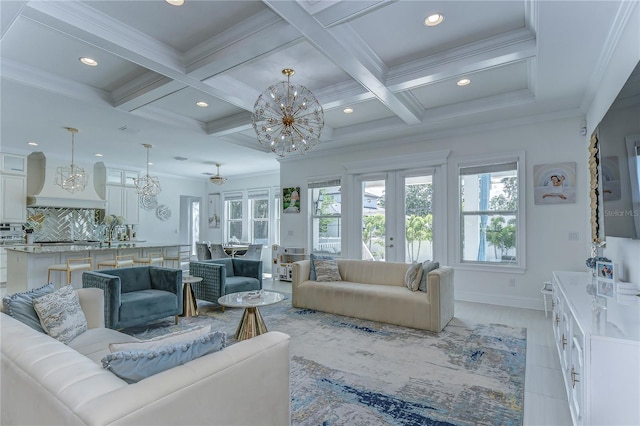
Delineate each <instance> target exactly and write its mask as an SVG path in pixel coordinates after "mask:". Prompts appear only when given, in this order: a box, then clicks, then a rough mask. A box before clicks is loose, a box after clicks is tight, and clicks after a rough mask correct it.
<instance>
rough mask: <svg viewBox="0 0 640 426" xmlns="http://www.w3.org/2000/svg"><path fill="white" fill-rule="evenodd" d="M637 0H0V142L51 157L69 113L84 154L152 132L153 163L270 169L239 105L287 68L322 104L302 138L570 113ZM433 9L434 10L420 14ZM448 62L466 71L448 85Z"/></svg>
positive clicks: (141, 154) (113, 153)
mask: <svg viewBox="0 0 640 426" xmlns="http://www.w3.org/2000/svg"><path fill="white" fill-rule="evenodd" d="M636 6H637V1H623V2H616V1H538V0H527V1H521V0H510V1H495V2H492V1H355V0H349V1H346V0H345V1H317V0H316V1H311V0H307V1H304V0H299V1H282V0H281V1H272V0H268V1H203V0H199V1H196V0H185V3H184V5H182V6H179V7H176V6H172V5H170V4H168V3H166V2H165V1H163V0H145V1H135V0H128V1H117V0H112V1H99V0H98V1H73V0H69V1H7V0H2V2H0V7H1V8H2V9H1V12H2V13H1V19H2V21H1V24H2V26H1V28H2V40H1V45H0V48H1V51H0V53H1V58H0V59H1V68H0V72H1V77H2V79H1V93H0V95H1V107H2V109H1V114H2V116H1V119H2V122H1V124H2V129H1V138H2V139H1V142H0V143H1V146H0V148H1V149H2V151H5V152H15V153H28V152H31V151H32V150H40V151H43V152H44V153H45V154H46V155H47V156H61V158H64V157H66V156H68V155H69V153H70V140H69V135H68V132H67V131H66V130H64V127H65V126H70V127H76V128H78V129H79V130H80V133H79V134H78V135H77V136H76V158H79V159H81V160H82V161H85V162H91V163H92V162H95V161H103V162H105V164H106V165H107V166H112V167H123V168H130V169H137V170H141V169H143V168H144V162H145V159H146V152H145V150H144V148H143V147H142V144H143V143H149V144H152V145H153V149H152V151H151V154H150V155H151V161H152V162H153V172H154V173H166V174H173V175H183V176H191V177H202V178H203V179H204V178H205V176H204V175H203V173H215V166H213V164H215V163H221V164H222V167H221V174H223V175H225V176H237V175H242V174H253V173H263V172H265V171H269V170H275V169H277V168H278V165H279V164H278V162H277V160H276V157H275V155H274V154H272V153H270V152H267V151H265V150H264V148H263V147H262V146H261V145H259V144H258V142H257V139H256V136H255V132H254V131H253V128H252V127H251V112H252V110H253V105H254V103H255V101H256V99H257V97H258V96H259V95H260V94H261V93H262V92H263V91H264V90H265V89H266V88H267V87H269V86H270V85H273V84H275V83H277V82H279V81H282V80H283V79H284V76H283V75H282V74H281V70H282V69H283V68H293V69H295V71H296V74H295V75H294V76H293V77H292V81H294V82H295V83H298V84H302V85H304V86H306V87H307V88H309V89H310V90H311V91H312V92H313V93H314V94H315V96H316V97H317V99H318V101H319V102H320V103H321V104H322V106H323V108H324V112H325V128H324V130H323V133H322V138H321V141H320V143H319V144H318V146H317V147H316V149H315V150H314V151H312V152H311V153H310V154H307V155H315V152H318V153H319V152H323V151H324V152H326V150H333V149H336V148H340V147H348V148H353V149H357V148H362V147H366V145H367V144H370V143H374V142H377V141H382V140H388V141H393V142H395V141H398V140H399V139H403V138H414V139H416V138H418V139H419V140H424V141H425V143H428V141H429V139H430V138H433V137H437V136H443V135H447V134H448V133H449V132H454V131H455V132H460V131H473V130H474V129H477V128H479V127H480V126H481V127H483V128H486V127H487V126H492V125H504V124H508V123H518V122H523V121H526V120H532V119H533V120H536V119H543V118H546V117H553V116H558V117H561V116H572V115H573V116H579V115H582V114H584V112H585V110H586V108H587V106H588V105H589V103H590V101H591V99H592V97H593V94H594V93H595V90H596V88H597V86H598V82H599V78H600V77H601V75H600V73H601V72H602V67H603V66H604V65H606V61H607V52H608V51H609V50H610V49H611V47H612V46H613V45H615V42H616V30H617V29H619V28H622V27H623V26H624V24H625V21H626V19H627V18H628V16H629V14H630V13H638V12H637V10H638V7H636ZM634 8H635V9H634ZM434 12H439V13H441V14H443V15H444V21H443V22H442V23H441V24H440V25H438V26H435V27H429V26H426V25H425V24H424V19H425V18H426V17H427V16H428V15H430V14H431V13H434ZM81 57H91V58H93V59H95V60H96V61H97V62H98V65H97V66H95V67H88V66H86V65H84V64H82V63H81V62H80V61H79V58H81ZM461 78H468V79H470V80H471V83H470V84H469V85H467V86H458V85H457V84H456V83H457V81H458V80H460V79H461ZM196 101H205V102H207V103H208V104H209V106H208V107H207V108H200V107H198V106H196ZM346 107H350V108H352V109H353V112H352V113H351V114H345V113H344V112H343V110H344V109H345V108H346ZM28 142H37V143H38V146H36V147H31V146H28V145H27V143H28ZM96 153H101V154H102V155H103V157H101V158H97V157H95V156H94V155H95V154H96ZM174 157H184V158H186V160H182V161H179V160H176V159H174Z"/></svg>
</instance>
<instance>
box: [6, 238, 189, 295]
mask: <svg viewBox="0 0 640 426" xmlns="http://www.w3.org/2000/svg"><path fill="white" fill-rule="evenodd" d="M184 246H185V244H180V243H175V244H154V243H143V242H133V241H123V242H118V243H111V244H106V243H102V244H100V243H95V244H92V245H87V244H68V245H67V244H64V245H17V246H7V247H5V249H6V251H7V294H13V293H19V292H23V291H28V290H32V289H34V288H38V287H42V286H43V285H45V284H47V272H48V269H49V266H50V265H53V264H59V263H66V261H67V259H68V258H77V257H89V258H91V260H92V263H93V269H98V267H97V265H98V263H99V262H102V261H105V260H112V259H115V256H122V255H134V256H135V257H145V256H146V255H147V254H149V253H152V252H162V253H167V252H175V251H177V250H179V249H180V247H184ZM51 281H52V282H53V283H55V286H56V288H60V287H62V286H64V285H65V284H66V275H65V273H63V272H52V273H51ZM71 284H72V285H73V287H74V288H82V272H80V271H79V272H75V273H72V274H71Z"/></svg>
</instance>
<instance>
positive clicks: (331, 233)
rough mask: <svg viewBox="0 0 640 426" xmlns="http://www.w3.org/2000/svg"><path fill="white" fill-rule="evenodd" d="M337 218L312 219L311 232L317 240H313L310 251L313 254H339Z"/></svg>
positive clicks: (339, 222)
mask: <svg viewBox="0 0 640 426" xmlns="http://www.w3.org/2000/svg"><path fill="white" fill-rule="evenodd" d="M341 223H342V221H341V219H340V218H339V217H322V218H318V217H314V218H313V232H314V235H317V236H318V238H317V239H316V238H314V243H313V247H312V250H313V252H314V253H318V252H321V253H332V254H340V253H341V251H342V250H341V244H340V226H341Z"/></svg>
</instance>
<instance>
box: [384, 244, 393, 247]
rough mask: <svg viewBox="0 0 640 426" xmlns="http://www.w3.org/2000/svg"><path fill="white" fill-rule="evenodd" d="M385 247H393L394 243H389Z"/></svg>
mask: <svg viewBox="0 0 640 426" xmlns="http://www.w3.org/2000/svg"><path fill="white" fill-rule="evenodd" d="M385 247H393V244H389V245H388V246H385Z"/></svg>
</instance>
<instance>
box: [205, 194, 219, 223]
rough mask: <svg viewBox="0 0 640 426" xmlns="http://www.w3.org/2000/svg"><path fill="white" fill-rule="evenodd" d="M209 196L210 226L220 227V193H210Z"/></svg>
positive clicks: (208, 218)
mask: <svg viewBox="0 0 640 426" xmlns="http://www.w3.org/2000/svg"><path fill="white" fill-rule="evenodd" d="M208 198H209V199H208V204H209V212H208V216H207V222H209V228H212V229H216V228H220V194H218V193H216V194H209V196H208Z"/></svg>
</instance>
